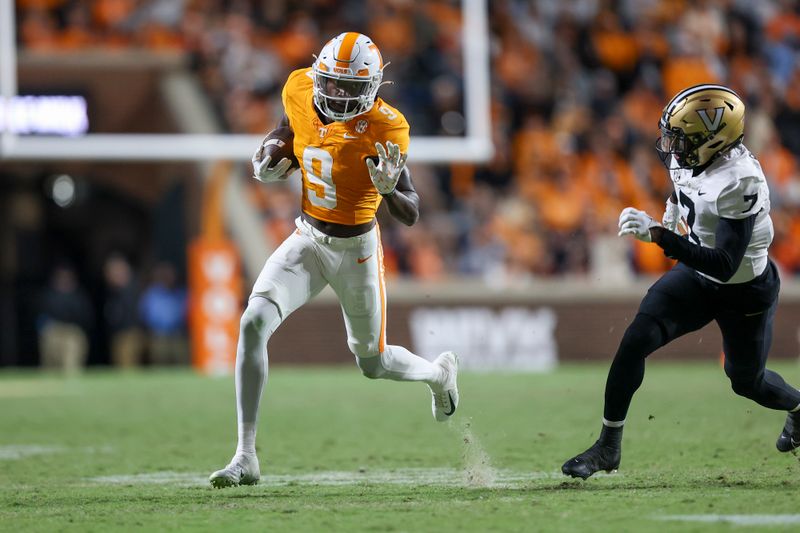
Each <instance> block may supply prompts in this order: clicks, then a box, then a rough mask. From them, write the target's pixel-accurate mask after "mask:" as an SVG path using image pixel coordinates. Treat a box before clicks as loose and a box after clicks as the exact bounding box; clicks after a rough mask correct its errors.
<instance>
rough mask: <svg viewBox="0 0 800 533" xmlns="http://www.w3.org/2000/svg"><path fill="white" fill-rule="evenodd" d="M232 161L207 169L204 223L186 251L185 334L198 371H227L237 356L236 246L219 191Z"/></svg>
mask: <svg viewBox="0 0 800 533" xmlns="http://www.w3.org/2000/svg"><path fill="white" fill-rule="evenodd" d="M230 171H231V164H230V163H229V162H219V163H217V164H215V165H214V167H213V168H212V170H211V177H210V179H209V180H208V182H207V183H206V189H205V196H204V198H203V213H202V220H203V227H202V231H201V235H200V236H199V237H198V238H196V239H195V240H193V241H192V242H191V244H190V245H189V250H188V259H189V267H188V283H189V335H190V339H191V343H192V365H193V366H194V367H195V368H196V369H197V370H199V371H200V372H203V373H208V374H226V373H229V372H230V371H231V370H232V369H233V365H234V362H235V360H236V341H237V339H238V335H239V315H240V314H241V295H242V275H241V261H240V258H239V251H238V249H237V248H236V246H235V245H234V243H233V242H231V241H230V240H228V239H227V238H226V237H225V231H224V226H223V217H222V213H223V207H222V195H223V192H224V190H225V183H226V182H227V179H228V176H229V175H230Z"/></svg>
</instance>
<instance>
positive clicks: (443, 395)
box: [428, 352, 458, 422]
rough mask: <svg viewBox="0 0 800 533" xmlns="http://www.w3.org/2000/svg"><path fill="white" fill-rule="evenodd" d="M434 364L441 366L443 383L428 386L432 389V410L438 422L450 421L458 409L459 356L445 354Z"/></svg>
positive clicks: (451, 353) (449, 353)
mask: <svg viewBox="0 0 800 533" xmlns="http://www.w3.org/2000/svg"><path fill="white" fill-rule="evenodd" d="M433 364H435V365H439V367H441V369H442V382H441V383H439V384H436V385H428V386H429V387H430V388H431V396H432V397H433V401H432V403H431V410H432V411H433V418H435V419H436V420H437V421H438V422H444V421H445V420H448V419H449V418H450V417H451V416H453V414H454V413H455V412H456V408H457V407H458V385H457V384H456V378H457V377H458V356H457V355H456V354H455V353H453V352H444V353H443V354H441V355H439V357H437V358H436V359H435V360H434V361H433Z"/></svg>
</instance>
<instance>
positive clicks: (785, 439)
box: [775, 413, 800, 452]
mask: <svg viewBox="0 0 800 533" xmlns="http://www.w3.org/2000/svg"><path fill="white" fill-rule="evenodd" d="M775 447H776V448H778V451H779V452H791V451H793V450H796V449H797V448H800V413H789V414H787V415H786V423H785V424H784V425H783V431H781V434H780V436H779V437H778V440H777V441H776V442H775Z"/></svg>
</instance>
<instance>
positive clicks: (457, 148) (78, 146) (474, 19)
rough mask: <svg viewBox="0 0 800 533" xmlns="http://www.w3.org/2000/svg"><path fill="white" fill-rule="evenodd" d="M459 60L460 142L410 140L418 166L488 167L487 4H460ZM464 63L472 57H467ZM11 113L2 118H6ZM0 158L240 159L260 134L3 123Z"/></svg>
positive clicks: (2, 34) (12, 81)
mask: <svg viewBox="0 0 800 533" xmlns="http://www.w3.org/2000/svg"><path fill="white" fill-rule="evenodd" d="M461 8H462V14H463V24H462V30H461V40H462V54H463V56H464V58H465V61H464V62H463V63H464V114H465V123H466V128H465V133H466V134H465V135H464V136H463V137H444V136H420V137H413V136H412V139H411V145H410V147H409V158H410V159H412V160H413V161H414V162H417V163H450V162H466V163H469V162H473V163H479V162H486V161H488V160H489V159H490V158H491V157H492V155H493V153H494V147H493V145H492V136H491V115H490V113H491V101H490V98H491V96H490V72H489V25H488V6H487V4H486V0H462V6H461ZM14 20H15V14H14V3H13V1H12V0H0V97H1V99H0V104H3V103H4V104H5V105H6V106H9V105H10V103H11V102H12V100H13V98H14V97H16V96H17V95H18V88H17V50H16V41H15V39H16V37H15V33H16V32H15V28H14ZM466 58H469V60H466ZM5 115H6V116H7V115H8V114H7V113H6V114H5ZM0 129H2V132H1V135H2V136H1V137H0V160H2V159H7V160H36V161H44V160H62V161H64V160H89V161H212V160H221V159H224V160H231V161H245V160H248V161H249V158H250V156H251V154H252V151H253V146H256V145H257V144H258V143H259V142H260V141H261V137H260V136H258V135H242V134H125V133H121V134H87V135H83V136H79V137H47V136H21V135H17V134H15V133H14V132H12V131H11V130H10V128H9V125H8V123H7V121H4V123H3V124H0Z"/></svg>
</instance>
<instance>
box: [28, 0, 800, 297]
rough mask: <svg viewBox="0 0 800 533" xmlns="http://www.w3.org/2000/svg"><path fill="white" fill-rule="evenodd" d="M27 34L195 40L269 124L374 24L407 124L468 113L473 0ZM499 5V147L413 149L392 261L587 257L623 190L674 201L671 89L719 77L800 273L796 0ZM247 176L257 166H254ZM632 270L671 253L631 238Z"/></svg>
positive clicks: (80, 11)
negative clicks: (668, 156) (472, 159)
mask: <svg viewBox="0 0 800 533" xmlns="http://www.w3.org/2000/svg"><path fill="white" fill-rule="evenodd" d="M17 4H18V22H19V26H18V32H19V33H18V40H19V42H20V45H21V46H22V47H24V48H26V49H28V50H31V51H42V52H45V53H52V52H55V51H58V52H59V53H68V52H69V51H75V50H84V49H89V48H92V47H102V48H104V49H114V48H118V49H128V48H130V47H135V48H145V49H150V50H152V51H154V52H156V53H161V52H164V53H175V52H177V53H185V54H188V55H189V56H190V57H191V59H192V63H191V64H192V66H193V69H194V70H195V71H196V73H197V75H198V76H199V78H200V79H201V80H202V83H203V86H204V87H205V89H206V91H207V94H208V96H209V98H210V100H211V101H212V102H213V105H214V107H215V109H216V110H217V112H218V114H219V116H220V118H221V119H222V121H223V122H224V124H225V125H226V128H227V129H228V131H231V132H248V133H262V132H265V131H267V130H269V129H271V128H272V127H273V126H274V124H275V123H276V122H277V119H278V118H279V114H280V112H281V104H280V90H281V87H282V84H283V82H284V81H285V79H286V76H287V75H288V73H289V72H290V71H291V70H293V69H295V68H299V67H304V66H308V65H309V64H310V63H311V61H312V54H314V53H315V52H317V51H318V50H319V49H320V48H321V46H322V45H323V44H324V42H326V40H327V39H329V38H330V37H331V36H333V35H336V34H338V33H339V32H341V31H344V30H355V31H362V32H364V33H367V34H368V35H370V36H372V38H373V39H374V40H375V41H376V43H377V44H378V45H379V46H380V47H381V50H382V52H383V56H384V58H385V59H386V60H387V61H391V65H390V66H389V67H388V68H387V70H386V75H385V79H389V80H394V81H395V82H396V83H395V84H393V85H389V86H386V87H384V89H383V90H382V93H381V95H382V96H383V97H384V98H385V99H386V100H387V101H389V102H391V103H392V104H393V105H395V106H396V107H398V108H399V109H401V110H402V111H403V112H404V114H405V115H406V117H407V118H408V120H409V122H410V124H411V128H412V135H415V134H416V135H461V134H463V129H464V117H463V115H462V113H463V102H462V96H463V80H462V76H461V74H462V67H463V62H464V61H469V60H470V58H469V57H463V56H462V48H461V11H460V3H459V2H457V1H447V0H424V1H411V0H365V1H355V0H346V1H333V0H304V1H302V2H301V1H294V0H263V1H257V0H251V1H245V0H240V1H221V0H180V1H166V0H152V1H134V0H93V1H70V0H22V1H19V2H17ZM488 4H489V6H490V31H491V74H492V117H493V132H492V135H493V138H494V141H495V146H496V155H495V157H494V159H493V160H492V161H491V162H490V163H489V164H486V165H480V166H472V165H465V164H453V165H448V166H424V165H415V164H413V162H412V163H411V168H412V172H413V176H414V178H415V183H416V185H417V188H418V190H419V191H420V195H421V198H422V209H423V216H422V218H421V220H420V223H419V224H417V225H416V226H415V227H413V228H411V229H407V228H402V230H400V228H397V227H396V226H395V225H394V223H393V222H392V221H391V220H389V219H388V218H387V219H386V220H383V225H384V231H383V234H384V240H385V242H384V245H385V247H386V259H387V270H388V271H389V272H390V273H391V272H394V273H399V274H401V275H409V276H413V277H415V278H417V279H437V278H440V277H443V276H446V275H451V274H461V275H474V276H481V277H484V278H486V279H487V280H495V281H497V280H502V279H514V280H519V279H525V278H529V277H534V276H547V275H572V274H578V275H582V274H583V275H585V274H586V273H589V272H591V271H592V268H593V265H592V262H593V259H592V258H593V257H595V256H597V254H598V250H597V248H598V247H603V246H605V243H607V242H609V239H604V238H603V237H606V236H609V235H614V234H615V228H616V221H617V217H618V214H619V212H620V210H621V209H622V208H623V207H625V206H628V205H633V206H637V207H639V208H643V209H646V210H647V211H649V212H650V213H652V214H654V215H655V216H656V217H660V215H661V213H662V210H663V203H664V200H665V199H666V198H667V196H668V194H669V192H670V190H671V186H670V183H669V179H668V176H667V174H666V172H665V170H664V168H663V167H662V166H661V163H660V162H659V161H658V158H657V157H656V154H655V150H654V142H655V138H656V136H657V121H658V118H659V115H660V112H661V109H662V107H663V106H664V104H665V103H666V101H667V100H668V99H669V98H671V96H672V95H673V94H675V93H676V92H677V91H678V90H680V89H681V88H683V87H685V86H689V85H693V84H697V83H702V82H718V83H723V84H727V85H729V86H731V87H732V88H734V89H735V90H736V91H738V92H739V94H740V95H741V96H742V97H743V99H744V100H745V102H746V104H747V106H748V111H747V126H746V137H745V142H746V144H747V146H748V147H749V148H750V150H751V151H753V152H754V153H755V154H756V155H757V156H758V158H759V159H760V161H761V163H762V165H763V167H764V170H765V172H766V174H767V176H768V178H769V180H770V182H771V187H772V192H773V198H772V207H773V219H774V221H775V228H776V236H775V241H774V244H773V247H772V250H771V253H772V256H773V257H774V258H775V260H776V261H778V262H779V263H780V265H781V266H782V268H783V270H784V271H785V272H787V273H789V272H791V273H798V272H800V214H799V213H800V211H799V210H798V204H800V175H798V157H799V156H800V69H799V68H798V61H797V58H798V52H799V51H800V6H798V3H797V2H794V1H788V0H766V1H759V2H752V1H749V0H693V1H684V0H663V1H658V0H616V1H614V0H577V1H574V2H560V1H558V0H540V1H523V0H497V1H491V2H488ZM242 174H243V176H244V175H246V172H243V173H242ZM251 188H252V194H251V197H252V198H253V201H254V202H256V204H257V205H258V206H259V207H260V209H261V212H262V213H263V217H264V223H265V231H267V232H269V234H270V235H271V236H272V237H273V238H274V239H275V240H276V241H280V240H281V239H282V238H283V237H285V236H286V235H287V234H288V233H289V232H290V231H291V229H292V221H293V218H294V216H296V213H297V210H298V204H299V202H297V200H296V196H295V192H294V191H293V190H291V189H288V188H287V189H280V188H276V187H271V188H265V187H263V186H258V184H257V183H253V184H252V185H251ZM629 244H630V246H631V248H630V264H631V266H632V268H633V269H634V271H636V272H644V273H657V272H660V271H663V270H664V269H666V268H668V267H669V265H670V263H669V261H668V260H666V259H665V258H664V257H663V255H662V254H661V253H660V251H659V250H658V249H657V248H656V247H647V246H639V245H638V244H637V243H634V242H630V243H629Z"/></svg>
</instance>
